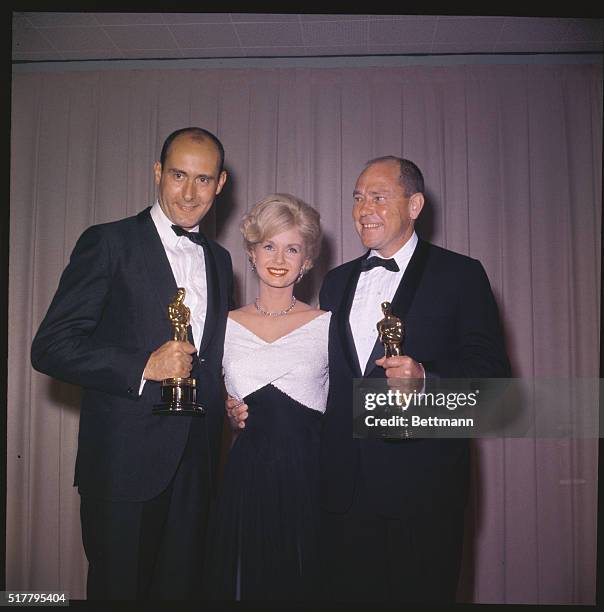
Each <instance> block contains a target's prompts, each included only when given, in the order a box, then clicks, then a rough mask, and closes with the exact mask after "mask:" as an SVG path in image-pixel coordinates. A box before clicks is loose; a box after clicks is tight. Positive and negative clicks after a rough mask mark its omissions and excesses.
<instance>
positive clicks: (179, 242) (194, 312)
mask: <svg viewBox="0 0 604 612" xmlns="http://www.w3.org/2000/svg"><path fill="white" fill-rule="evenodd" d="M151 219H152V220H153V223H155V227H156V228H157V233H158V234H159V237H160V239H161V242H162V245H163V247H164V250H165V252H166V255H167V257H168V261H169V262H170V268H172V274H173V275H174V280H175V281H176V286H177V287H184V289H185V300H184V302H185V304H186V305H187V306H188V308H189V310H190V311H191V320H190V323H191V330H192V332H193V342H194V344H195V348H196V349H197V350H198V351H199V346H200V344H201V337H202V335H203V327H204V324H205V320H206V314H207V310H208V287H207V282H206V260H205V256H204V253H203V247H202V246H200V245H199V244H195V243H194V242H191V240H189V239H188V238H187V237H186V236H177V235H176V234H175V233H174V230H173V229H172V221H170V219H168V217H166V215H165V213H164V211H163V210H162V209H161V206H160V205H159V202H157V201H156V202H155V204H154V205H153V206H152V207H151ZM198 229H199V227H198V226H195V227H194V228H192V229H191V230H187V231H192V232H195V231H197V230H198ZM158 348H159V347H158ZM144 386H145V379H144V376H143V377H141V385H140V388H139V395H140V394H141V393H142V392H143V388H144Z"/></svg>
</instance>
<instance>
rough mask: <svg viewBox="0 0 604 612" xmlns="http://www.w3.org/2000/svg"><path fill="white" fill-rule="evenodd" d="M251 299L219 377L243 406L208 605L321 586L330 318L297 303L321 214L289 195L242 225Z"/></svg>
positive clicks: (294, 595) (234, 317) (215, 533)
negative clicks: (321, 476)
mask: <svg viewBox="0 0 604 612" xmlns="http://www.w3.org/2000/svg"><path fill="white" fill-rule="evenodd" d="M241 232H242V234H243V238H244V245H245V249H246V251H247V254H248V256H249V261H250V265H251V267H252V269H253V270H254V271H255V273H256V274H257V278H258V292H257V297H256V299H255V300H254V301H253V302H251V303H250V304H246V305H245V306H243V307H242V308H239V309H238V310H234V311H232V312H231V313H230V314H229V319H228V321H227V330H226V337H225V349H224V359H223V367H224V378H225V385H226V389H227V391H228V393H229V395H230V396H232V397H234V398H237V399H238V400H240V401H242V402H245V404H247V406H248V414H249V416H248V418H247V420H246V426H245V428H244V429H241V430H240V433H238V435H237V437H236V439H235V442H234V444H233V446H232V448H231V451H230V453H229V458H228V461H227V465H226V467H225V471H224V477H223V480H222V483H221V489H220V492H219V496H218V500H217V504H216V507H215V511H214V516H213V520H212V525H211V529H210V533H211V535H210V538H211V539H212V542H211V545H210V549H209V557H208V562H207V563H208V565H207V575H208V576H209V579H208V594H209V596H210V597H211V598H217V599H236V600H287V601H296V600H308V599H312V598H313V597H316V595H317V584H318V570H319V564H318V557H317V546H318V534H317V530H318V520H319V499H318V495H319V491H318V457H319V433H320V427H321V418H322V414H323V413H324V411H325V406H326V402H327V392H328V358H327V338H328V330H329V322H330V317H331V314H330V313H329V312H324V311H322V310H318V309H317V308H315V307H313V306H310V305H309V304H305V303H303V302H301V301H300V300H297V299H296V296H295V294H294V288H295V286H296V283H297V282H298V281H299V280H300V279H301V278H302V277H303V276H304V274H306V273H307V272H308V271H309V270H310V269H311V268H312V266H313V262H314V259H315V257H316V256H317V254H318V250H319V243H320V239H321V229H320V224H319V214H318V213H317V211H315V210H314V209H313V208H312V207H310V206H308V205H307V204H305V203H304V202H302V201H300V200H299V199H297V198H295V197H293V196H291V195H288V194H272V195H270V196H268V197H266V198H265V199H263V200H262V201H260V202H258V203H257V204H256V205H255V206H254V207H253V209H252V210H250V212H249V213H248V214H247V215H246V216H245V218H244V219H243V221H242V224H241Z"/></svg>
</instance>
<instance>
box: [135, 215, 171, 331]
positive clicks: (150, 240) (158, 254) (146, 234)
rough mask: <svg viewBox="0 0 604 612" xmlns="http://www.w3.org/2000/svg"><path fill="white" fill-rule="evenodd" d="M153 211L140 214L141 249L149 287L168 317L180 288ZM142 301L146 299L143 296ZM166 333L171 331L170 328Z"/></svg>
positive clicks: (138, 218)
mask: <svg viewBox="0 0 604 612" xmlns="http://www.w3.org/2000/svg"><path fill="white" fill-rule="evenodd" d="M150 210H151V209H150V208H147V209H146V210H143V211H142V212H141V213H139V214H138V216H137V220H138V228H139V235H140V238H141V240H140V242H141V248H142V250H143V252H144V255H145V256H144V257H143V260H144V262H145V266H146V274H147V276H148V278H149V282H148V283H147V286H148V287H150V290H151V291H152V292H155V295H156V297H157V299H158V300H159V304H160V307H161V311H162V312H163V313H165V316H166V319H167V317H168V305H169V304H170V302H172V301H173V300H174V297H175V296H176V292H177V290H178V287H177V286H176V280H175V279H174V275H173V274H172V268H171V267H170V262H169V261H168V256H167V255H166V251H165V249H164V245H163V244H162V241H161V239H160V237H159V234H158V233H157V229H156V227H155V223H153V219H152V218H151V215H150V214H149V211H150ZM141 299H144V297H143V296H141ZM166 331H168V332H169V331H170V328H169V327H168V328H167V330H166Z"/></svg>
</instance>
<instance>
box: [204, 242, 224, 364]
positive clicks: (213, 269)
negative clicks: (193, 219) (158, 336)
mask: <svg viewBox="0 0 604 612" xmlns="http://www.w3.org/2000/svg"><path fill="white" fill-rule="evenodd" d="M203 252H204V256H205V263H206V286H207V295H208V303H207V309H206V320H205V323H204V326H203V335H202V338H201V344H200V347H199V354H200V355H201V354H202V353H203V352H204V350H205V349H206V348H207V346H208V344H209V343H210V340H211V339H212V334H213V333H214V330H215V329H216V325H217V323H218V315H219V312H220V303H221V294H220V282H219V279H218V268H217V266H216V257H215V255H214V252H213V245H212V243H211V242H210V241H208V246H207V247H204V249H203Z"/></svg>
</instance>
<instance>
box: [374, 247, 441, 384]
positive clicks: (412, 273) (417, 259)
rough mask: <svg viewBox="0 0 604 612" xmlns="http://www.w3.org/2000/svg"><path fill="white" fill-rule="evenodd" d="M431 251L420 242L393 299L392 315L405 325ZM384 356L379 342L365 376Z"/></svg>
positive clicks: (376, 344) (375, 346)
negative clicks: (376, 361) (377, 360)
mask: <svg viewBox="0 0 604 612" xmlns="http://www.w3.org/2000/svg"><path fill="white" fill-rule="evenodd" d="M429 250H430V244H429V243H427V242H425V241H423V240H418V242H417V246H416V247H415V251H413V255H412V256H411V260H410V261H409V265H408V266H407V269H406V270H405V273H404V274H403V278H402V279H401V282H400V283H399V286H398V289H397V290H396V293H395V294H394V297H393V298H392V314H394V315H396V316H397V317H399V318H400V319H402V320H403V323H404V322H405V318H406V317H407V313H408V312H409V308H411V304H412V303H413V298H414V297H415V292H416V291H417V288H418V286H419V284H420V281H421V279H422V275H423V273H424V269H425V267H426V261H427V260H428V251H429ZM403 352H404V344H403ZM383 356H384V347H383V346H382V343H381V342H380V341H379V340H377V341H376V343H375V345H374V346H373V351H371V357H369V361H367V368H366V370H365V373H364V376H369V375H370V374H371V372H372V371H373V369H374V368H375V367H376V365H375V360H376V359H380V358H381V357H383Z"/></svg>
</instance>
